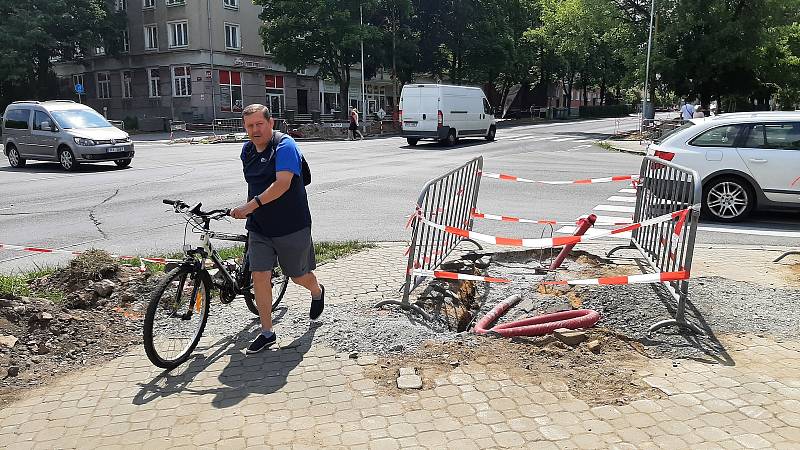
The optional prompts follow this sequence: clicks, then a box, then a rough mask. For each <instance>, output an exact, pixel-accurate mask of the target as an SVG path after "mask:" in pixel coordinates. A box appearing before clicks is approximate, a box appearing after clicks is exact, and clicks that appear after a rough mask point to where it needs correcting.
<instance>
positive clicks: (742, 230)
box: [697, 225, 800, 238]
mask: <svg viewBox="0 0 800 450" xmlns="http://www.w3.org/2000/svg"><path fill="white" fill-rule="evenodd" d="M697 229H698V230H699V231H710V232H714V233H731V234H749V235H752V236H774V237H790V238H800V232H797V231H782V230H765V229H761V228H748V227H740V226H735V225H715V226H708V225H699V226H698V227H697Z"/></svg>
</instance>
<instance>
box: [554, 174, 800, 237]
mask: <svg viewBox="0 0 800 450" xmlns="http://www.w3.org/2000/svg"><path fill="white" fill-rule="evenodd" d="M635 205H636V189H634V188H633V186H628V187H626V188H624V189H620V190H619V191H618V192H617V193H615V194H614V195H611V196H610V197H608V198H607V199H606V200H605V201H604V202H603V203H601V204H599V205H597V206H595V207H594V208H593V210H594V212H595V215H596V216H597V223H596V225H595V226H594V227H592V228H590V229H589V230H588V231H587V232H586V235H587V236H593V235H596V234H598V233H602V232H603V231H604V229H608V228H618V227H620V226H623V225H620V224H626V223H633V213H634V211H635V210H636V206H635ZM598 212H599V213H605V214H596V213H598ZM585 217H587V214H584V215H582V216H580V217H578V218H576V219H575V220H578V219H583V218H585ZM610 224H616V225H610ZM782 228H783V227H782ZM782 228H765V227H761V226H752V225H744V224H701V225H698V226H697V231H699V232H710V233H727V234H744V235H750V236H767V237H777V238H798V239H800V231H795V230H796V229H797V227H796V226H792V227H791V229H782ZM576 230H577V228H576V227H575V226H564V227H561V228H559V229H558V230H556V233H562V234H574V233H575V231H576ZM608 237H609V238H612V239H630V238H631V233H630V232H625V233H619V234H615V235H610V236H608Z"/></svg>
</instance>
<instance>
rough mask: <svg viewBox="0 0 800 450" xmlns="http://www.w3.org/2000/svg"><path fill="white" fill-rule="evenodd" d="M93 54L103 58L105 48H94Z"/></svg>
mask: <svg viewBox="0 0 800 450" xmlns="http://www.w3.org/2000/svg"><path fill="white" fill-rule="evenodd" d="M94 54H95V55H97V56H103V55H105V54H106V48H105V47H103V46H102V45H101V46H99V47H95V48H94Z"/></svg>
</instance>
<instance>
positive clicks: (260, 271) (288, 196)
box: [231, 104, 325, 354]
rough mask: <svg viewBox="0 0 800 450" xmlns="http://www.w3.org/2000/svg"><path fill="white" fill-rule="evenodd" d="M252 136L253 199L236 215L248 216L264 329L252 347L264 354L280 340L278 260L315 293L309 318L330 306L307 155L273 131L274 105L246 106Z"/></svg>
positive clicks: (245, 163) (246, 156)
mask: <svg viewBox="0 0 800 450" xmlns="http://www.w3.org/2000/svg"><path fill="white" fill-rule="evenodd" d="M242 118H243V120H244V127H245V130H246V131H247V135H248V136H249V137H250V141H249V142H246V143H245V144H244V145H243V146H242V154H241V159H242V167H243V170H244V178H245V181H247V203H245V204H243V205H241V206H238V207H236V208H234V209H232V210H231V216H232V217H233V218H235V219H247V224H246V226H245V228H247V230H248V232H249V238H248V251H247V258H248V259H249V261H250V270H251V271H252V273H253V288H254V290H255V298H256V305H257V307H258V313H259V317H260V318H261V333H260V334H259V335H258V337H256V339H255V340H254V341H253V342H252V343H251V344H250V346H249V347H248V348H247V353H248V354H252V353H258V352H260V351H262V350H264V349H265V348H268V347H269V346H271V345H272V344H274V343H275V341H276V335H275V332H274V331H273V330H272V289H271V286H272V283H271V277H272V268H273V267H275V265H276V259H277V263H278V264H280V267H281V270H282V271H283V273H284V274H285V275H286V276H287V277H291V279H292V281H294V282H295V283H296V284H299V285H300V286H303V287H304V288H306V289H308V290H309V291H310V292H311V310H310V311H309V317H310V318H311V320H317V319H319V318H320V316H321V315H322V310H323V309H324V308H325V287H324V286H322V285H321V284H319V282H318V281H317V277H316V275H314V272H313V271H314V269H315V268H316V267H317V265H316V259H315V257H314V243H313V241H312V238H311V212H310V210H309V208H308V197H307V195H306V188H305V185H306V184H308V182H309V181H310V180H308V179H304V174H305V178H310V172H309V171H307V170H303V164H304V161H303V155H302V153H300V149H298V148H297V143H296V142H295V140H294V139H292V138H291V137H290V136H288V135H285V134H283V133H280V132H277V131H274V130H273V127H274V125H275V120H274V119H273V118H272V114H271V113H270V110H269V108H267V107H266V106H264V105H260V104H252V105H249V106H248V107H246V108H245V109H244V111H242Z"/></svg>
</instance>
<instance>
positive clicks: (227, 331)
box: [204, 286, 457, 355]
mask: <svg viewBox="0 0 800 450" xmlns="http://www.w3.org/2000/svg"><path fill="white" fill-rule="evenodd" d="M290 289H302V288H299V287H296V286H292V287H290ZM310 301H311V300H310V299H309V300H308V301H307V302H293V303H292V302H290V303H289V304H281V305H279V306H278V309H277V310H276V311H274V312H273V322H274V327H275V332H276V333H277V334H278V338H279V339H280V340H281V341H287V340H288V341H291V340H293V339H294V338H297V337H299V336H301V335H303V334H304V333H305V332H306V331H307V330H308V326H309V323H310V320H309V318H308V308H309V306H310ZM211 314H212V315H211V316H210V317H209V319H208V324H207V325H206V331H205V333H204V334H205V335H206V336H219V337H222V336H230V335H231V330H236V331H239V330H242V331H244V332H243V333H239V335H238V336H237V339H252V338H253V337H254V336H255V332H256V330H258V329H260V325H259V322H258V318H257V317H256V316H254V315H253V314H252V313H250V311H249V310H248V309H247V307H246V306H245V304H244V301H242V300H241V299H236V300H234V302H233V303H231V304H230V305H219V304H216V303H212V305H211ZM410 317H411V319H410ZM413 319H414V318H413V316H408V315H406V314H405V313H403V312H402V311H401V310H400V309H399V308H395V307H388V308H386V309H376V308H375V307H374V304H373V303H369V304H361V303H355V302H353V303H344V304H337V305H332V304H329V305H326V306H325V312H324V313H323V316H322V319H321V320H320V326H319V327H318V328H317V330H316V332H315V333H314V342H324V343H326V344H327V345H330V346H331V347H333V348H334V349H336V350H337V351H341V352H370V353H376V354H380V355H384V354H390V353H399V352H404V351H410V350H415V349H417V348H418V347H419V346H420V345H421V344H422V343H423V342H425V341H427V340H433V341H440V342H443V341H446V340H450V339H453V338H455V337H456V336H457V333H454V332H449V331H446V330H445V329H442V328H440V327H437V328H432V327H431V326H429V325H428V324H427V323H425V322H422V321H421V320H420V321H416V320H413Z"/></svg>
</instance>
